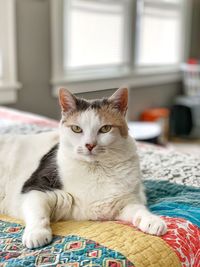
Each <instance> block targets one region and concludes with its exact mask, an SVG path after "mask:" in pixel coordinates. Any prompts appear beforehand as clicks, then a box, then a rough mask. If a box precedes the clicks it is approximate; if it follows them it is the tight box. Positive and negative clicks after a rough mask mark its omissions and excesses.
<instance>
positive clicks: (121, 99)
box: [109, 88, 128, 116]
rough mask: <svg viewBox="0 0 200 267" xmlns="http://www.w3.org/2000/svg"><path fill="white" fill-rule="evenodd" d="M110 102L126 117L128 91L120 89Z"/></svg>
mask: <svg viewBox="0 0 200 267" xmlns="http://www.w3.org/2000/svg"><path fill="white" fill-rule="evenodd" d="M109 100H110V101H111V102H112V103H113V104H114V107H115V108H117V109H118V110H119V111H120V112H121V113H122V114H123V115H124V116H125V115H126V111H127V108H128V89H127V88H119V89H118V90H117V91H116V92H115V93H114V94H113V95H112V96H111V97H110V98H109Z"/></svg>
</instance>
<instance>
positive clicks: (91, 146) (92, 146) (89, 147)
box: [85, 144, 96, 151]
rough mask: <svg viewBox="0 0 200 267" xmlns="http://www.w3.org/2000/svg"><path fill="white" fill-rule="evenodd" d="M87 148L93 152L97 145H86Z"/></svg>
mask: <svg viewBox="0 0 200 267" xmlns="http://www.w3.org/2000/svg"><path fill="white" fill-rule="evenodd" d="M85 146H86V147H87V149H88V150H89V151H92V149H93V148H94V147H95V146H96V144H86V145H85Z"/></svg>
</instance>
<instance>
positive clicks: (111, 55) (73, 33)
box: [64, 0, 125, 69]
mask: <svg viewBox="0 0 200 267" xmlns="http://www.w3.org/2000/svg"><path fill="white" fill-rule="evenodd" d="M68 3H70V4H69V5H67V4H66V6H65V11H66V12H65V14H66V16H67V20H66V23H65V25H67V26H68V27H65V28H66V29H65V35H64V36H65V59H64V65H65V68H67V69H70V68H83V67H95V66H97V67H98V66H102V65H116V64H117V65H118V64H122V63H123V58H124V55H123V54H124V42H125V37H124V23H125V12H124V11H125V7H124V1H116V2H114V1H102V2H101V1H95V0H93V1H90V0H71V1H70V2H68Z"/></svg>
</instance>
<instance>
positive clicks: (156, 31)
mask: <svg viewBox="0 0 200 267" xmlns="http://www.w3.org/2000/svg"><path fill="white" fill-rule="evenodd" d="M177 1H178V0H176V1H175V0H174V1H173V0H168V1H165V2H169V3H173V2H177ZM147 2H150V1H147ZM151 2H152V1H151ZM153 2H154V3H155V2H159V3H162V2H164V1H153ZM180 35H181V12H180V7H179V8H177V6H176V7H175V6H174V8H172V6H170V7H169V6H168V8H165V7H164V6H163V8H162V6H161V5H159V6H157V7H156V6H153V5H152V6H151V5H150V4H149V5H147V6H144V7H143V11H142V12H141V15H140V17H139V34H138V51H137V52H138V60H137V61H138V62H137V63H138V64H140V65H156V64H176V63H178V62H179V61H180V55H181V49H180Z"/></svg>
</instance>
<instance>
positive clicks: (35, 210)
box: [22, 190, 72, 249]
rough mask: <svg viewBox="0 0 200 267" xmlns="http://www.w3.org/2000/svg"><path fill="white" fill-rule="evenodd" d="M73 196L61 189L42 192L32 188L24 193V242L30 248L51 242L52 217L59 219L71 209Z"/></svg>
mask: <svg viewBox="0 0 200 267" xmlns="http://www.w3.org/2000/svg"><path fill="white" fill-rule="evenodd" d="M71 204H72V200H71V197H70V196H68V195H67V194H65V193H64V192H63V191H61V190H55V191H48V192H45V193H44V192H40V191H36V190H32V191H30V192H28V193H26V194H24V195H23V202H22V213H23V218H24V220H25V223H26V228H25V230H24V234H23V238H22V242H23V245H24V246H26V247H28V248H30V249H31V248H36V247H40V246H44V245H46V244H48V243H50V242H51V240H52V231H51V228H50V219H55V220H59V219H62V218H63V217H65V214H68V213H69V210H70V209H71Z"/></svg>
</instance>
